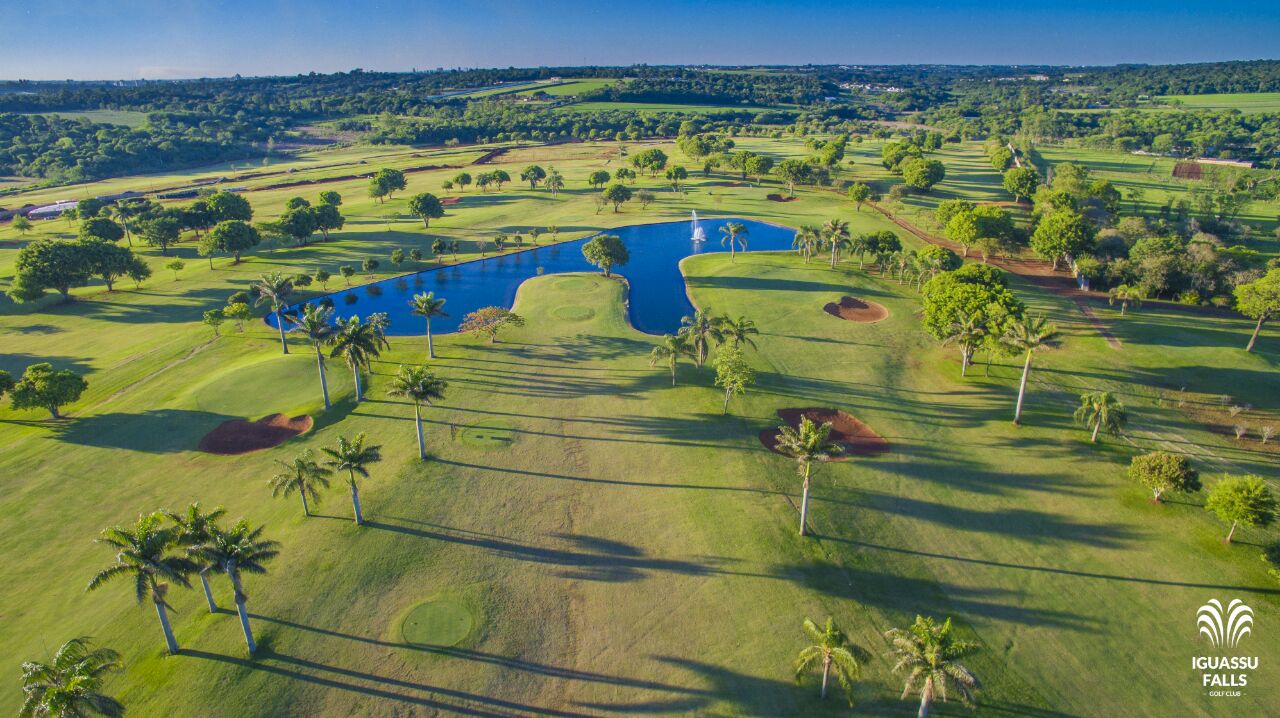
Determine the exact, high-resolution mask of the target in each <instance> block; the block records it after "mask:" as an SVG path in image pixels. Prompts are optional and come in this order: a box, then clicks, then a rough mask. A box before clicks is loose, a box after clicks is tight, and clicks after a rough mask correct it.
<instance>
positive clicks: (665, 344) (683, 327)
mask: <svg viewBox="0 0 1280 718" xmlns="http://www.w3.org/2000/svg"><path fill="white" fill-rule="evenodd" d="M759 334H760V330H759V329H757V328H756V323H755V322H754V321H752V320H750V319H748V318H747V317H745V316H740V317H738V318H737V319H734V318H733V317H731V316H729V315H727V314H726V315H719V316H717V315H714V314H712V313H711V311H710V310H709V309H707V310H697V311H695V312H694V313H693V314H692V315H690V316H686V317H682V318H681V319H680V330H679V331H678V332H676V334H674V335H672V334H664V335H663V337H662V343H660V344H659V345H658V346H656V347H653V349H652V350H650V352H649V366H657V365H658V364H659V363H663V362H665V363H666V364H667V366H668V367H669V368H670V369H671V386H675V385H676V365H677V364H678V363H679V361H680V358H681V357H688V358H689V359H691V360H692V361H693V363H694V365H695V366H697V367H699V368H701V367H702V365H704V364H706V362H707V357H708V356H709V355H710V353H711V349H712V347H713V346H718V345H723V344H727V345H730V346H733V347H737V348H741V347H742V345H744V344H745V345H747V346H749V347H751V348H752V349H755V348H756V343H755V340H754V339H752V338H751V337H753V336H757V335H759Z"/></svg>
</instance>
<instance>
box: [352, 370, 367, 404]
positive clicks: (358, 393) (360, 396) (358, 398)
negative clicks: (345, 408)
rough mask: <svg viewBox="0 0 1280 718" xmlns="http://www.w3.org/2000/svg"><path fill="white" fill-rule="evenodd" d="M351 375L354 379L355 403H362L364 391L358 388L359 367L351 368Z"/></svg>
mask: <svg viewBox="0 0 1280 718" xmlns="http://www.w3.org/2000/svg"><path fill="white" fill-rule="evenodd" d="M351 373H352V374H354V375H355V377H356V401H362V400H363V399H364V389H363V388H362V387H361V386H360V367H359V366H358V365H357V366H353V367H351Z"/></svg>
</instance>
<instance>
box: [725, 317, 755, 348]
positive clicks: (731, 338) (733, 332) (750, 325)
mask: <svg viewBox="0 0 1280 718" xmlns="http://www.w3.org/2000/svg"><path fill="white" fill-rule="evenodd" d="M720 333H721V335H722V336H723V337H724V341H725V342H727V343H728V344H730V345H731V346H734V347H740V346H742V345H743V344H746V345H747V346H749V347H751V348H752V349H755V348H756V343H755V340H753V339H752V338H751V337H752V336H757V335H759V334H760V330H759V329H757V328H756V323H755V322H753V321H751V320H750V319H747V318H746V317H744V316H739V317H738V318H737V319H733V318H732V317H729V316H727V315H726V316H723V317H720Z"/></svg>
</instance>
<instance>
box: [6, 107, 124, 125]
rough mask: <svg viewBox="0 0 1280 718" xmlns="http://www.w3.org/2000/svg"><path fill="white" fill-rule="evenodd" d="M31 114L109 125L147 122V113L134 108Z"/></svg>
mask: <svg viewBox="0 0 1280 718" xmlns="http://www.w3.org/2000/svg"><path fill="white" fill-rule="evenodd" d="M31 114H44V115H54V116H57V117H64V118H66V119H68V120H80V119H84V120H89V121H90V122H101V123H104V124H108V125H125V126H127V127H140V126H142V125H144V124H146V122H147V113H145V112H135V111H133V110H62V111H59V112H42V113H31Z"/></svg>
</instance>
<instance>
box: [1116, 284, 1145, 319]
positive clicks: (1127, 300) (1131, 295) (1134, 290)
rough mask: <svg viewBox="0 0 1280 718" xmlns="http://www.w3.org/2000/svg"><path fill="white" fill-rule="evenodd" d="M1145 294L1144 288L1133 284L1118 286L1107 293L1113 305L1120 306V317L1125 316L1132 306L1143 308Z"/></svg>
mask: <svg viewBox="0 0 1280 718" xmlns="http://www.w3.org/2000/svg"><path fill="white" fill-rule="evenodd" d="M1145 294H1146V293H1145V292H1143V291H1142V287H1139V286H1136V285H1132V284H1117V285H1116V286H1114V287H1112V288H1111V291H1110V292H1108V293H1107V295H1108V299H1109V300H1110V302H1111V303H1112V304H1119V305H1120V316H1122V317H1123V316H1124V312H1125V310H1126V309H1128V308H1129V305H1130V304H1132V305H1134V306H1136V307H1140V306H1142V300H1143V299H1144V298H1145Z"/></svg>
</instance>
